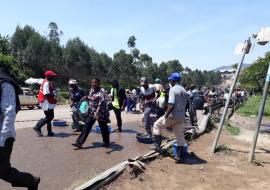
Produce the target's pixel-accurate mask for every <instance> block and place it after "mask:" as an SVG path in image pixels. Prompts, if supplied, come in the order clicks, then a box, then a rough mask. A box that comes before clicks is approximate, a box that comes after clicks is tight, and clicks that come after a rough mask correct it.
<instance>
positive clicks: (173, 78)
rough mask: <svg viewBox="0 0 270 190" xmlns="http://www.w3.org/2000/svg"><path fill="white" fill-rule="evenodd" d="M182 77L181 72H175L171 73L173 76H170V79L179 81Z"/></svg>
mask: <svg viewBox="0 0 270 190" xmlns="http://www.w3.org/2000/svg"><path fill="white" fill-rule="evenodd" d="M180 79H181V73H178V72H174V73H172V74H171V76H170V77H169V78H168V80H173V81H178V80H180Z"/></svg>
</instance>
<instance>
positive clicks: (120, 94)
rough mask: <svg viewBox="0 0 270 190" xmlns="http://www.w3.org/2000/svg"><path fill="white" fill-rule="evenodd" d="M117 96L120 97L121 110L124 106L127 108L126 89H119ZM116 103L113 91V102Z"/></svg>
mask: <svg viewBox="0 0 270 190" xmlns="http://www.w3.org/2000/svg"><path fill="white" fill-rule="evenodd" d="M117 96H118V101H119V106H120V108H121V107H122V106H123V104H124V106H126V105H125V104H126V99H127V96H126V92H125V89H124V88H119V89H118V90H117ZM113 101H114V91H113V94H112V102H113Z"/></svg>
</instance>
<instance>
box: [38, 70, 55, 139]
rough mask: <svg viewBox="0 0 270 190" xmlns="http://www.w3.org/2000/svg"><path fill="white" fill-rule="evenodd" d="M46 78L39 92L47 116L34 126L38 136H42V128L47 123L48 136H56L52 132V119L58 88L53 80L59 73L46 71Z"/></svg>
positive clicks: (39, 100)
mask: <svg viewBox="0 0 270 190" xmlns="http://www.w3.org/2000/svg"><path fill="white" fill-rule="evenodd" d="M44 75H45V79H44V80H43V82H42V84H41V85H40V89H39V93H38V102H39V105H40V107H41V109H42V110H43V111H44V114H45V117H44V118H42V119H40V120H39V121H38V122H37V124H36V126H35V127H34V128H33V129H34V131H35V132H36V133H37V135H38V136H40V137H42V136H43V134H42V132H41V128H42V127H43V126H44V125H45V124H47V131H48V136H49V137H51V136H54V133H53V132H52V120H53V118H54V108H55V106H56V102H57V101H56V88H55V85H54V82H53V80H54V79H55V77H57V75H56V74H55V73H54V72H53V71H51V70H48V71H46V72H45V73H44Z"/></svg>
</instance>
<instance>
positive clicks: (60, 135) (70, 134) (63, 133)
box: [54, 132, 73, 138]
mask: <svg viewBox="0 0 270 190" xmlns="http://www.w3.org/2000/svg"><path fill="white" fill-rule="evenodd" d="M72 135H73V134H72V133H65V132H61V133H55V134H54V137H59V138H67V137H70V136H72Z"/></svg>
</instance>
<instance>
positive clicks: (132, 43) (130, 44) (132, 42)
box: [127, 36, 136, 48]
mask: <svg viewBox="0 0 270 190" xmlns="http://www.w3.org/2000/svg"><path fill="white" fill-rule="evenodd" d="M135 41H136V38H135V36H130V37H129V38H128V42H127V45H128V47H129V48H135V46H136V42H135Z"/></svg>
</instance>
